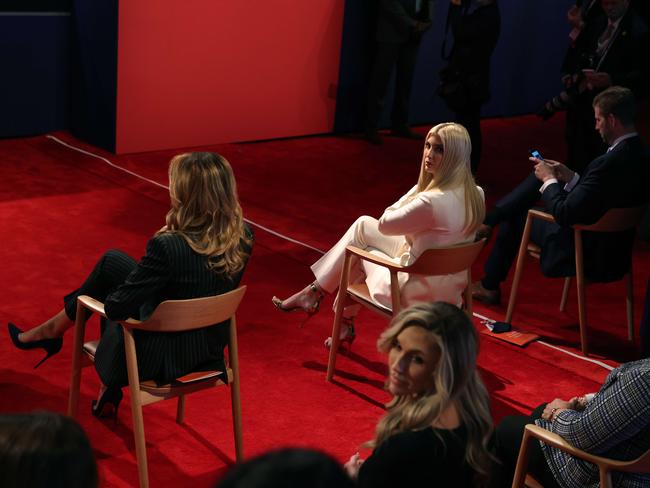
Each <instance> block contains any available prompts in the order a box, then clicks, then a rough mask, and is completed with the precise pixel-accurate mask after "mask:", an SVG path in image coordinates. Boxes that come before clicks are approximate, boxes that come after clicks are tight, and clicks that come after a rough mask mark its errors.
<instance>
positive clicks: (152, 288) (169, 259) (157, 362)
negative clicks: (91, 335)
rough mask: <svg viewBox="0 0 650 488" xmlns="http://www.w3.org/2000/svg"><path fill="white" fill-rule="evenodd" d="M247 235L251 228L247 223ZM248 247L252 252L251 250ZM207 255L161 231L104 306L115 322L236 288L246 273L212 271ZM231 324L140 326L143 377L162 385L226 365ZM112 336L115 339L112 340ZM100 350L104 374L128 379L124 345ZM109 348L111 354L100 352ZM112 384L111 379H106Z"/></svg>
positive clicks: (100, 368)
mask: <svg viewBox="0 0 650 488" xmlns="http://www.w3.org/2000/svg"><path fill="white" fill-rule="evenodd" d="M246 232H247V234H248V235H249V236H250V237H251V238H252V232H251V230H250V228H249V227H246ZM246 251H247V252H248V254H249V255H250V252H251V249H250V248H247V249H246ZM207 264H208V260H207V257H206V256H204V255H201V254H198V253H196V252H195V251H194V250H192V248H191V247H190V246H189V245H188V244H187V242H186V241H185V239H183V237H181V236H179V235H177V234H171V233H170V234H160V235H156V236H154V237H152V238H151V240H149V243H148V244H147V250H146V254H145V256H144V257H143V258H142V260H141V261H140V262H139V263H138V265H137V267H136V268H135V269H134V270H133V272H132V273H131V274H130V275H129V276H128V277H127V279H126V280H125V282H124V283H123V284H121V285H120V286H119V287H118V288H116V289H115V290H114V291H113V292H112V293H110V294H109V295H108V297H107V298H106V300H105V303H104V306H105V311H106V315H107V316H108V318H109V319H110V320H124V319H127V318H129V317H134V318H139V319H141V320H144V319H146V318H147V317H148V316H149V315H151V313H152V312H153V310H154V309H155V308H156V306H157V305H158V304H159V303H161V302H163V301H165V300H184V299H190V298H200V297H205V296H211V295H218V294H222V293H226V292H228V291H230V290H233V289H235V288H236V287H237V286H238V285H239V281H240V279H241V276H242V274H243V271H242V272H240V273H238V274H237V275H236V276H233V277H224V276H220V275H218V274H217V273H215V272H213V271H211V270H210V269H209V268H208V266H207ZM226 325H227V324H226V323H221V324H215V325H214V326H212V327H207V328H204V329H198V330H193V331H188V332H173V333H156V332H147V331H141V330H137V331H135V334H134V337H135V342H136V348H137V352H138V363H139V364H138V366H139V370H140V374H141V379H143V380H144V379H155V380H156V381H158V382H161V383H168V382H169V381H171V380H173V379H175V378H178V377H179V376H183V375H184V374H187V373H189V372H191V371H195V370H197V369H201V368H202V367H204V366H205V367H210V368H212V367H216V368H222V367H223V348H224V347H225V345H226V344H227V342H228V328H227V326H226ZM108 337H112V338H113V339H108ZM105 340H114V341H117V342H122V341H123V336H122V334H121V333H120V334H113V335H108V336H107V337H104V336H102V342H104V341H105ZM108 346H109V345H108V344H103V345H102V347H101V348H98V351H97V357H96V358H95V367H96V368H97V370H98V372H99V374H100V377H101V378H102V379H103V380H104V379H105V378H111V376H112V375H117V376H119V377H122V378H123V375H124V373H125V372H124V371H123V364H115V363H116V361H117V360H118V358H121V357H122V350H123V344H114V345H113V346H114V347H108ZM102 351H109V353H107V354H100V353H101V352H102ZM105 382H107V383H112V382H111V381H110V380H108V381H105Z"/></svg>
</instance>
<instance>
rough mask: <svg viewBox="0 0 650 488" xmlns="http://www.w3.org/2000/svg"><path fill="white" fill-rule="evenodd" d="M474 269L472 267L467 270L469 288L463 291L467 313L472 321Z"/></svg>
mask: <svg viewBox="0 0 650 488" xmlns="http://www.w3.org/2000/svg"><path fill="white" fill-rule="evenodd" d="M471 285H472V268H471V266H470V267H469V268H467V286H466V287H465V290H464V291H463V295H464V301H465V313H466V314H467V316H468V317H469V319H470V320H472V319H473V318H474V304H473V303H472V290H471V288H470V287H471Z"/></svg>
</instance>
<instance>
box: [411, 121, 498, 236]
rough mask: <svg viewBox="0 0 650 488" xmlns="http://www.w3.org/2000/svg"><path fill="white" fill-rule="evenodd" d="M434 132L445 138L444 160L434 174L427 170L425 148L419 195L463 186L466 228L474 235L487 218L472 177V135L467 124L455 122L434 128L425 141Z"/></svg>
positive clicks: (443, 145)
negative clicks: (466, 126) (468, 131)
mask: <svg viewBox="0 0 650 488" xmlns="http://www.w3.org/2000/svg"><path fill="white" fill-rule="evenodd" d="M431 134H435V135H437V136H438V137H440V140H441V141H442V147H443V151H444V152H443V155H442V161H441V163H440V166H439V167H438V168H437V169H436V171H435V174H434V175H432V174H431V173H429V172H427V171H426V170H425V165H424V151H423V152H422V163H421V164H420V176H419V177H418V183H417V191H416V195H417V193H420V192H423V191H430V190H433V189H439V190H442V191H445V190H453V189H456V188H458V187H462V188H463V190H464V192H465V231H466V234H474V233H475V232H476V229H477V228H478V226H479V225H481V224H482V223H483V219H484V218H485V201H484V199H483V195H481V192H480V191H479V189H478V188H477V187H476V182H475V181H474V177H473V176H472V169H471V163H470V155H471V154H472V142H471V140H470V138H469V134H468V133H467V130H466V129H465V127H463V126H462V125H460V124H456V123H453V122H445V123H442V124H438V125H436V126H434V127H432V128H431V130H430V131H429V133H428V134H427V137H426V139H425V144H426V141H427V140H428V139H429V136H431ZM412 198H414V197H412Z"/></svg>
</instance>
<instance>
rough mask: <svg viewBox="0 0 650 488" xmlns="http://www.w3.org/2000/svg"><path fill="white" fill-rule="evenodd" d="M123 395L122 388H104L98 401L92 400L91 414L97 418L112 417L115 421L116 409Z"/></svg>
mask: <svg viewBox="0 0 650 488" xmlns="http://www.w3.org/2000/svg"><path fill="white" fill-rule="evenodd" d="M123 396H124V394H123V393H122V388H106V390H105V391H104V393H102V396H101V398H100V399H99V401H97V400H93V402H92V405H91V412H92V414H93V415H94V416H95V417H97V418H105V417H113V420H115V421H117V409H118V407H119V406H120V402H121V401H122V397H123ZM109 405H111V407H109Z"/></svg>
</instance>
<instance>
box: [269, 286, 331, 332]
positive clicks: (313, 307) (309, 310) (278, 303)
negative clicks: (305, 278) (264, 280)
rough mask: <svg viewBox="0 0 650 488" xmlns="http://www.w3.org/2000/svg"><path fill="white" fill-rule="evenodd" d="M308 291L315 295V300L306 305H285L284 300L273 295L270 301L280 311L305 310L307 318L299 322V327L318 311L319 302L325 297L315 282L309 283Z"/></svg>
mask: <svg viewBox="0 0 650 488" xmlns="http://www.w3.org/2000/svg"><path fill="white" fill-rule="evenodd" d="M309 291H310V292H311V293H313V294H314V295H316V300H314V301H313V302H312V303H310V304H308V305H296V306H295V307H285V306H284V302H285V300H280V299H279V298H278V297H275V296H274V297H273V298H272V299H271V302H272V303H273V305H275V308H277V309H278V310H280V311H281V312H287V313H289V312H305V313H306V314H307V318H305V320H303V322H302V323H301V325H300V326H301V327H302V326H303V325H304V324H305V322H307V320H309V319H310V318H311V317H312V316H313V315H315V314H316V313H318V311H319V310H320V303H321V301H322V300H323V298H325V294H324V293H323V292H322V291H321V290H320V289H319V288H318V287H317V286H316V284H315V283H311V284H310V285H309Z"/></svg>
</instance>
